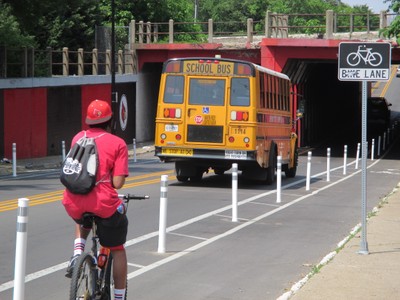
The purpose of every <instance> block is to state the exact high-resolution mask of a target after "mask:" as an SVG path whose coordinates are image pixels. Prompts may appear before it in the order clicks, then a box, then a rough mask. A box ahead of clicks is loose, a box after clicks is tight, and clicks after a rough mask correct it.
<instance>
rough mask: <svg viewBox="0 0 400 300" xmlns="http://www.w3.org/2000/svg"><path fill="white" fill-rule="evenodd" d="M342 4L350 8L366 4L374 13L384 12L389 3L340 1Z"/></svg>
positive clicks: (360, 0) (364, 0)
mask: <svg viewBox="0 0 400 300" xmlns="http://www.w3.org/2000/svg"><path fill="white" fill-rule="evenodd" d="M342 2H343V3H346V4H348V5H350V6H354V5H363V4H366V5H368V7H369V8H370V9H371V10H372V11H373V12H374V13H379V12H380V11H381V10H386V9H387V8H388V7H389V4H390V2H387V3H383V0H342Z"/></svg>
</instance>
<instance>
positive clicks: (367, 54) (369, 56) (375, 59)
mask: <svg viewBox="0 0 400 300" xmlns="http://www.w3.org/2000/svg"><path fill="white" fill-rule="evenodd" d="M371 50H372V48H367V46H366V45H360V46H358V50H357V52H351V53H350V54H349V55H347V63H348V64H349V65H350V66H352V67H354V66H357V65H358V64H359V63H360V62H361V59H362V60H363V61H364V64H370V65H371V66H372V67H376V66H379V65H380V64H381V62H382V55H381V54H380V53H379V52H372V51H371Z"/></svg>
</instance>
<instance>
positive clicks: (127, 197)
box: [118, 194, 150, 202]
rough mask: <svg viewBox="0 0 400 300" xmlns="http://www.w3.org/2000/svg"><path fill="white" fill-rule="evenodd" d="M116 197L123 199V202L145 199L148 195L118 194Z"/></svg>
mask: <svg viewBox="0 0 400 300" xmlns="http://www.w3.org/2000/svg"><path fill="white" fill-rule="evenodd" d="M118 198H120V199H123V200H125V202H129V200H146V199H150V197H149V196H148V195H131V194H126V195H125V194H119V195H118Z"/></svg>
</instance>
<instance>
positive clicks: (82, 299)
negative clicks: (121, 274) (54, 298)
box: [69, 253, 97, 300]
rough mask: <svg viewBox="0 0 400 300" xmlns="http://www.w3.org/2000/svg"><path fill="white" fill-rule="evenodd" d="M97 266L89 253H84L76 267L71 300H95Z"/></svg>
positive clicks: (70, 292)
mask: <svg viewBox="0 0 400 300" xmlns="http://www.w3.org/2000/svg"><path fill="white" fill-rule="evenodd" d="M96 272H97V270H96V265H95V264H94V262H93V257H92V256H91V255H90V254H89V253H83V254H82V255H81V256H80V257H79V258H78V261H77V262H76V264H75V266H74V271H73V273H72V278H71V287H70V291H69V299H70V300H78V299H79V300H91V299H94V294H95V290H96Z"/></svg>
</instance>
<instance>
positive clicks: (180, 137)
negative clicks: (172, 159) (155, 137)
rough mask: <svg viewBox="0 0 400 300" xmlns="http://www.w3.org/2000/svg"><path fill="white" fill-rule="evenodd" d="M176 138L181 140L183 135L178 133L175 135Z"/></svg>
mask: <svg viewBox="0 0 400 300" xmlns="http://www.w3.org/2000/svg"><path fill="white" fill-rule="evenodd" d="M175 138H176V140H177V141H180V140H181V139H182V136H181V135H180V134H179V133H178V134H177V135H175Z"/></svg>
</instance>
